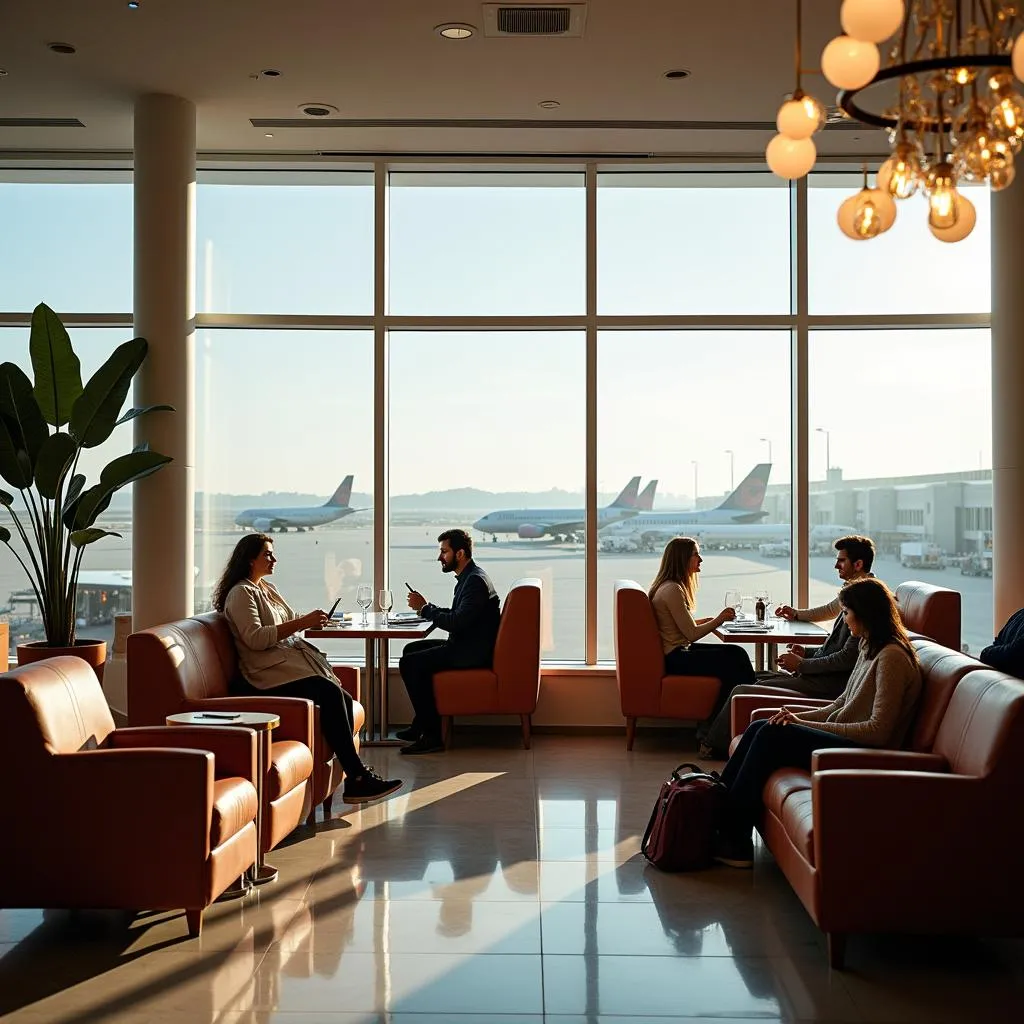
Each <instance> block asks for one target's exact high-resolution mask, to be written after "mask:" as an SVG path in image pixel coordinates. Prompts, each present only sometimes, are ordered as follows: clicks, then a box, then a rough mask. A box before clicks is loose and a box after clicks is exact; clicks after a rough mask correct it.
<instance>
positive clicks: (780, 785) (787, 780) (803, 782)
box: [764, 768, 811, 818]
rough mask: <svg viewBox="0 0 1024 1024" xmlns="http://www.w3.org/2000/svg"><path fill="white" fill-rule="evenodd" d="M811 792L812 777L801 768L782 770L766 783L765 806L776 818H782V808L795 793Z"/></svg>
mask: <svg viewBox="0 0 1024 1024" xmlns="http://www.w3.org/2000/svg"><path fill="white" fill-rule="evenodd" d="M804 790H806V791H807V792H810V790H811V777H810V776H809V775H808V774H807V772H805V771H801V770H800V769H799V768H780V769H779V770H778V771H777V772H775V773H773V774H772V776H771V778H769V780H768V781H767V782H766V783H765V787H764V805H765V808H766V809H767V810H769V811H771V812H772V814H774V815H775V817H776V818H781V817H782V808H783V807H784V806H785V804H786V801H787V800H789V798H790V797H791V796H792V795H793V794H794V793H801V792H803V791H804Z"/></svg>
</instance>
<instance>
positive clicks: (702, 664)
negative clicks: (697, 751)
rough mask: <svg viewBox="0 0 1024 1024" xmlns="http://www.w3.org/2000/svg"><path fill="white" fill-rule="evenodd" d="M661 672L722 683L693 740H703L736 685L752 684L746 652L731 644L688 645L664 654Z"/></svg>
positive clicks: (752, 667)
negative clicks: (713, 678) (709, 678)
mask: <svg viewBox="0 0 1024 1024" xmlns="http://www.w3.org/2000/svg"><path fill="white" fill-rule="evenodd" d="M665 672H666V674H667V675H672V676H714V677H715V678H716V679H720V680H721V681H722V685H721V686H720V687H719V690H718V699H717V700H716V701H715V706H714V707H713V708H712V709H711V714H710V715H709V716H708V717H707V718H706V719H705V720H704V721H703V722H701V723H700V725H699V726H698V727H697V739H699V740H701V741H703V740H704V739H705V737H706V736H707V733H708V730H709V729H710V727H711V723H712V722H714V720H715V717H716V716H717V715H718V713H719V712H720V711H721V710H722V708H723V707H725V706H726V704H728V703H729V696H730V694H731V693H732V691H733V688H734V687H736V686H746V685H750V684H751V683H753V682H754V678H755V677H754V666H753V665H751V664H750V658H748V657H747V652H746V651H745V650H744V649H743V648H742V647H739V646H737V645H735V644H690V646H689V647H677V648H676V649H675V650H674V651H669V652H668V654H666V655H665Z"/></svg>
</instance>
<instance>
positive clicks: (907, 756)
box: [811, 747, 949, 772]
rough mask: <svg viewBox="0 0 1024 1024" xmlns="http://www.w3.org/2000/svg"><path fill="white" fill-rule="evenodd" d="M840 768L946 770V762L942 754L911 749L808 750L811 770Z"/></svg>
mask: <svg viewBox="0 0 1024 1024" xmlns="http://www.w3.org/2000/svg"><path fill="white" fill-rule="evenodd" d="M839 768H877V769H883V770H887V771H902V772H948V771H949V762H948V761H947V760H946V759H945V758H944V757H943V756H942V755H941V754H919V753H917V752H916V751H912V750H878V749H876V748H874V747H865V748H864V749H862V750H859V749H857V748H856V747H831V748H829V749H828V750H816V751H815V752H814V753H813V754H811V771H812V772H823V771H833V770H836V769H839Z"/></svg>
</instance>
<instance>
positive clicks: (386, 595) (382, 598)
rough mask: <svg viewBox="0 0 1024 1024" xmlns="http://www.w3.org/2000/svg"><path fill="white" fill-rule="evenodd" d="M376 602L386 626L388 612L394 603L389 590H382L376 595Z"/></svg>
mask: <svg viewBox="0 0 1024 1024" xmlns="http://www.w3.org/2000/svg"><path fill="white" fill-rule="evenodd" d="M377 601H378V603H379V604H380V610H381V611H382V612H383V613H384V623H385V625H386V624H387V621H388V612H389V611H391V606H392V605H393V604H394V603H395V601H394V598H393V597H392V595H391V591H390V590H382V591H380V593H379V594H377Z"/></svg>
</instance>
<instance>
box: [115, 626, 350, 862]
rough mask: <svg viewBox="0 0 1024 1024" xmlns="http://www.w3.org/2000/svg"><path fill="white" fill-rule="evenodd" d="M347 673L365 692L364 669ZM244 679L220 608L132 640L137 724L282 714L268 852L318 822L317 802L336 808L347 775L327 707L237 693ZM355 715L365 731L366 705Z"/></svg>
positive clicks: (268, 813) (269, 794) (131, 690)
mask: <svg viewBox="0 0 1024 1024" xmlns="http://www.w3.org/2000/svg"><path fill="white" fill-rule="evenodd" d="M339 670H340V671H339ZM339 670H336V672H335V675H337V676H339V679H341V680H342V681H343V683H344V682H348V684H349V688H351V689H355V690H356V692H358V675H359V672H358V669H352V668H346V667H342V666H339ZM352 676H354V677H355V678H354V679H352V678H351V677H352ZM237 678H238V655H237V652H236V650H235V642H234V639H233V637H232V636H231V630H230V628H229V626H228V623H227V620H226V619H225V618H224V616H223V615H221V614H220V613H219V612H211V613H208V614H205V615H197V616H195V617H194V618H190V619H181V620H179V621H177V622H170V623H166V624H164V625H161V626H154V627H152V628H151V629H144V630H140V631H139V632H137V633H132V634H131V636H129V637H128V720H129V722H130V723H131V724H132V725H163V723H164V722H165V721H166V720H167V716H168V715H172V714H177V713H178V712H182V711H199V710H203V709H213V710H221V711H224V710H231V709H234V710H239V711H263V712H267V713H269V714H275V715H279V716H280V718H281V724H280V726H279V727H278V728H277V729H275V730H274V731H273V733H271V740H272V742H271V744H270V752H269V756H268V762H267V763H268V766H269V773H268V778H267V780H266V785H265V787H264V800H265V808H264V810H265V813H264V815H263V825H264V834H263V836H262V837H261V845H262V848H263V852H264V853H265V852H267V851H268V850H270V849H272V848H273V847H274V846H276V845H277V844H278V843H279V842H280V841H281V840H282V839H283V838H284V837H285V836H286V835H288V834H289V833H290V832H291V831H292V830H293V829H294V828H295V826H296V825H298V824H299V822H301V821H302V820H303V818H304V817H305V818H306V820H307V821H308V822H310V823H311V822H312V821H313V820H314V818H315V815H316V807H317V804H320V803H323V805H324V813H325V814H327V813H329V812H330V808H331V800H332V795H333V793H334V790H335V789H336V788H337V787H338V786H339V785H340V783H341V780H342V778H343V775H342V772H341V767H340V765H339V764H338V761H337V758H336V757H335V756H334V753H333V751H332V750H331V749H330V747H329V746H328V745H327V743H326V740H325V739H324V738H323V733H322V731H321V729H320V725H319V710H318V709H317V708H316V707H315V706H314V705H313V703H312V702H311V701H307V700H301V699H299V698H297V697H273V696H262V695H259V696H242V697H238V696H232V695H231V694H232V688H233V686H234V684H235V681H236V679H237ZM353 712H354V714H355V728H356V729H357V730H358V729H361V728H362V724H363V719H364V713H363V709H362V707H361V705H359V704H358V703H355V704H354V705H353Z"/></svg>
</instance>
